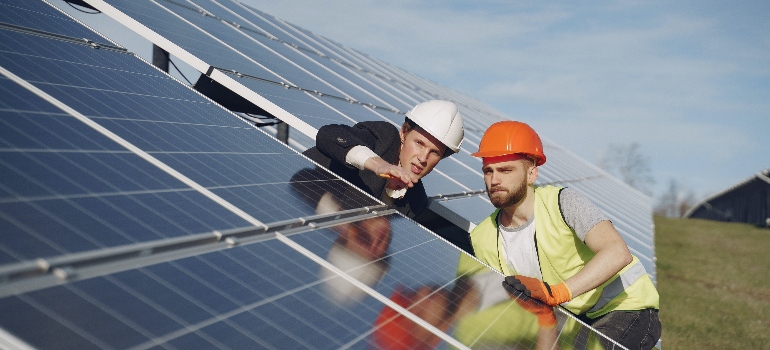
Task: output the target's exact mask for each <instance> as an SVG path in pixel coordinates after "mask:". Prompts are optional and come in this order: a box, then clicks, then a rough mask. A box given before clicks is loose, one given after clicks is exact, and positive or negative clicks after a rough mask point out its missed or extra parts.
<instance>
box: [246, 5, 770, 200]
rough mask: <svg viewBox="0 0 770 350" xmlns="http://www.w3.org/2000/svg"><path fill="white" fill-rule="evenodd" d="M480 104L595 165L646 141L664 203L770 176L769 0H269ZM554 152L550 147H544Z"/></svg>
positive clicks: (272, 9)
mask: <svg viewBox="0 0 770 350" xmlns="http://www.w3.org/2000/svg"><path fill="white" fill-rule="evenodd" d="M244 2H245V3H247V4H250V5H252V6H254V7H256V8H258V9H260V10H262V11H265V12H267V13H270V14H272V15H275V16H277V17H279V18H282V19H285V20H287V21H289V22H291V23H294V24H296V25H299V26H301V27H304V28H306V29H309V30H311V31H314V32H316V33H319V34H321V35H324V36H326V37H328V38H331V39H332V40H335V41H337V42H340V43H343V44H345V45H347V46H350V47H353V48H355V49H357V50H359V51H363V52H365V53H368V54H370V55H372V56H375V57H377V58H380V59H382V60H384V61H386V62H389V63H392V64H394V65H396V66H399V67H401V68H403V69H405V70H408V71H410V72H412V73H415V74H417V75H420V76H422V77H425V78H428V79H430V80H433V81H435V82H438V83H440V84H442V85H446V86H448V87H451V88H453V89H455V90H458V91H460V92H463V93H465V94H468V95H470V96H473V97H475V98H477V99H479V100H482V101H484V102H486V103H489V104H490V105H492V106H494V107H495V108H497V109H498V110H500V111H502V112H504V113H505V114H507V115H509V116H510V117H511V118H513V119H518V120H522V121H525V122H528V123H530V124H531V125H532V126H533V127H535V129H536V130H538V132H539V133H540V134H541V135H543V136H544V137H546V138H548V139H550V140H552V141H554V142H556V143H558V144H560V145H561V146H563V147H566V148H568V149H570V150H572V151H573V152H574V153H576V154H577V155H579V156H581V157H582V158H584V159H586V160H588V161H590V162H592V163H595V164H597V163H598V162H599V161H600V159H601V158H602V156H603V155H604V154H605V153H606V151H607V149H608V148H609V145H610V144H621V145H628V144H631V143H633V142H636V143H638V144H639V145H640V151H641V153H642V154H643V155H645V156H646V157H647V158H648V159H649V163H650V167H651V171H652V173H651V175H652V176H653V177H654V178H655V180H656V184H655V185H654V187H653V193H654V196H655V197H657V196H659V195H660V194H661V193H662V192H663V191H664V190H665V189H666V188H667V186H668V183H669V181H670V180H671V179H675V180H677V181H679V182H680V183H681V184H683V186H685V188H688V189H690V190H692V191H693V192H694V193H695V194H696V198H698V199H702V198H703V197H706V196H708V195H710V194H713V193H715V192H718V191H721V190H723V189H725V188H727V187H729V186H731V185H734V184H736V183H738V182H740V181H742V180H744V179H746V178H748V177H750V176H752V175H753V174H754V173H756V172H758V171H760V170H762V169H765V168H770V154H769V153H770V152H769V151H770V21H768V20H767V18H768V17H770V2H767V1H737V2H723V1H677V2H664V1H610V2H575V1H559V2H549V3H542V2H534V1H503V0H500V1H416V0H414V1H406V0H405V1H370V0H363V1H362V0H356V1H305V0H293V1H260V0H244ZM546 152H547V150H546Z"/></svg>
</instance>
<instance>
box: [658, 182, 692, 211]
mask: <svg viewBox="0 0 770 350" xmlns="http://www.w3.org/2000/svg"><path fill="white" fill-rule="evenodd" d="M694 204H695V194H694V193H693V192H692V190H690V189H688V188H684V186H682V185H681V183H680V182H679V181H677V180H674V179H671V180H669V183H668V189H667V190H666V192H665V193H663V195H661V196H660V199H659V201H658V204H657V205H656V206H655V214H656V215H661V216H668V217H682V216H684V214H685V213H686V212H687V210H689V209H690V208H691V207H692V206H693V205H694Z"/></svg>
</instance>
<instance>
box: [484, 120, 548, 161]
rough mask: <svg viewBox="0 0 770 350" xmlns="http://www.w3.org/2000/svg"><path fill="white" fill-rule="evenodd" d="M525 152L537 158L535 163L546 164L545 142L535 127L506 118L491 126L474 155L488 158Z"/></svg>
mask: <svg viewBox="0 0 770 350" xmlns="http://www.w3.org/2000/svg"><path fill="white" fill-rule="evenodd" d="M515 153H523V154H527V155H529V156H531V157H534V158H536V162H535V165H537V166H540V165H543V164H545V154H544V153H543V142H542V141H540V136H538V135H537V133H536V132H535V130H534V129H532V127H530V126H529V125H527V124H526V123H522V122H516V121H513V120H505V121H501V122H497V123H494V124H492V125H490V126H489V129H487V131H486V132H484V136H482V137H481V142H479V151H478V152H476V153H472V154H471V155H472V156H474V157H480V158H487V157H497V156H504V155H507V154H515Z"/></svg>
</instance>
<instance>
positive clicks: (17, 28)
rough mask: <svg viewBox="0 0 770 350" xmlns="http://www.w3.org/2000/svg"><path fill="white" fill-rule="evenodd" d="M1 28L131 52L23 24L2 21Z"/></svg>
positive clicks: (98, 47) (96, 47)
mask: <svg viewBox="0 0 770 350" xmlns="http://www.w3.org/2000/svg"><path fill="white" fill-rule="evenodd" d="M0 29H4V30H9V31H12V32H17V33H22V34H28V35H35V36H39V37H43V38H48V39H54V40H59V41H64V42H68V43H72V44H78V45H85V46H89V47H91V48H94V49H104V50H110V51H117V52H123V53H130V52H128V50H126V49H125V48H122V47H120V46H115V45H109V44H104V43H98V42H95V41H92V40H89V39H86V38H75V37H71V36H66V35H61V34H56V33H51V32H46V31H44V30H39V29H33V28H27V27H23V26H17V25H15V24H10V23H5V22H0Z"/></svg>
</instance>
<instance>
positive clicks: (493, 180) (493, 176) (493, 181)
mask: <svg viewBox="0 0 770 350" xmlns="http://www.w3.org/2000/svg"><path fill="white" fill-rule="evenodd" d="M497 175H498V174H497V172H496V171H492V172H490V174H488V175H487V177H488V178H489V184H490V185H492V187H494V186H496V185H499V184H500V177H499V176H497Z"/></svg>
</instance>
